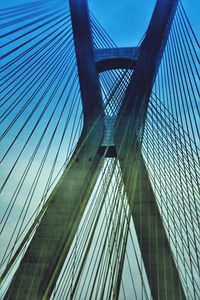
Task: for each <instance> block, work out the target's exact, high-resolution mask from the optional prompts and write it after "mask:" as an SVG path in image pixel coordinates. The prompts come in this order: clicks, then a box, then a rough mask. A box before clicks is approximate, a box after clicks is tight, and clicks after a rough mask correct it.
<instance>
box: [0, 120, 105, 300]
mask: <svg viewBox="0 0 200 300" xmlns="http://www.w3.org/2000/svg"><path fill="white" fill-rule="evenodd" d="M97 125H100V124H97ZM97 125H96V128H94V129H95V130H94V134H91V135H90V136H89V137H88V139H87V140H86V141H83V142H84V144H82V143H81V142H80V143H79V146H78V148H77V150H76V152H75V154H74V155H73V157H72V159H71V161H70V163H69V165H68V167H67V169H66V171H65V172H64V174H63V175H62V177H61V179H60V181H59V182H58V184H57V186H56V188H55V190H54V191H53V193H52V195H51V196H50V204H49V206H48V208H47V210H46V212H45V214H44V216H43V218H42V221H41V223H40V225H39V226H38V228H37V230H36V232H35V235H34V237H33V239H32V241H31V243H30V245H29V247H28V249H27V251H26V254H25V256H24V258H23V259H22V261H21V264H20V266H19V268H18V270H17V272H16V274H15V276H14V279H13V281H12V284H11V286H10V288H9V290H8V292H7V294H6V296H5V299H12V300H14V299H20V300H24V299H29V300H36V299H38V300H39V299H49V297H50V295H51V292H52V288H53V287H54V285H55V282H56V279H57V277H58V275H59V272H60V270H61V268H62V265H63V263H64V261H65V258H66V255H67V253H68V250H69V248H70V245H71V243H72V240H73V238H74V235H75V233H76V230H77V228H78V225H79V222H80V220H81V217H82V214H83V212H84V208H85V206H86V204H87V201H88V199H89V197H90V194H91V191H92V189H93V187H94V185H95V182H96V175H97V173H98V170H99V165H100V162H101V156H100V155H99V154H98V152H97V150H98V146H99V143H100V140H101V138H102V134H103V130H102V126H97ZM44 295H45V297H44ZM43 297H44V298H43Z"/></svg>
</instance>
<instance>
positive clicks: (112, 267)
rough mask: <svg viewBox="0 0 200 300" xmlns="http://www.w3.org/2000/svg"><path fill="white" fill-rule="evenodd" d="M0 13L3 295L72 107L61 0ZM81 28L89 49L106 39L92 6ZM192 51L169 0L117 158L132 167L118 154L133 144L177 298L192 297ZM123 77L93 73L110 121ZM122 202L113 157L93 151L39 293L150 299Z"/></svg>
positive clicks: (64, 148)
mask: <svg viewBox="0 0 200 300" xmlns="http://www.w3.org/2000/svg"><path fill="white" fill-rule="evenodd" d="M0 15H1V17H2V18H3V20H4V21H5V23H3V24H2V26H1V27H2V35H1V38H2V45H1V48H2V55H1V59H2V62H3V63H2V66H1V68H0V69H1V73H2V77H1V79H0V86H1V98H0V105H1V116H0V118H1V124H2V125H1V126H2V127H1V128H2V130H1V136H0V141H1V144H2V146H1V153H0V155H1V157H0V159H1V164H2V168H1V173H0V174H1V175H0V176H1V181H2V185H1V202H0V208H1V209H0V211H1V213H0V217H1V221H0V222H1V223H0V226H1V227H0V230H1V231H0V241H1V245H2V247H1V256H0V258H1V272H2V295H1V296H2V297H3V295H4V294H5V293H6V290H7V289H8V287H9V284H10V282H11V280H12V277H13V274H14V272H15V270H16V269H17V266H18V265H19V262H20V259H21V258H22V256H23V255H24V253H25V251H26V249H27V246H28V244H29V241H30V240H31V238H32V236H33V235H34V232H35V230H37V226H38V224H39V222H40V220H41V218H42V216H43V213H44V211H45V209H46V207H47V206H48V197H49V195H50V193H51V191H52V190H53V188H54V187H55V185H56V183H57V182H58V180H59V178H60V176H61V174H62V172H63V170H64V169H65V167H66V165H67V163H68V162H69V160H70V157H71V156H72V154H73V151H74V149H75V147H76V144H77V141H78V139H79V137H80V134H81V129H82V126H83V116H82V104H81V96H80V87H79V81H78V71H77V67H76V58H75V50H74V42H73V33H72V26H71V18H70V14H69V10H68V5H67V3H66V1H62V0H61V1H57V2H56V4H55V2H54V1H48V2H44V1H36V2H33V3H30V4H26V5H23V6H16V7H12V8H10V9H5V10H1V11H0ZM91 29H92V35H93V43H94V48H95V49H101V48H104V49H105V48H116V45H115V43H114V42H113V41H112V40H111V39H110V37H109V36H108V35H107V34H106V32H105V31H104V30H103V28H102V27H101V25H100V24H99V23H98V21H97V20H96V19H95V17H94V16H93V15H92V14H91ZM198 51H199V44H198V42H197V40H196V38H195V35H194V33H193V31H192V29H191V26H190V23H189V21H188V19H187V17H186V14H185V12H184V9H183V7H182V5H181V4H179V5H178V9H177V12H176V15H175V19H174V21H173V25H172V29H171V32H170V35H169V39H168V41H167V44H166V48H165V51H164V53H163V58H162V61H161V64H160V68H159V71H158V74H157V77H156V79H155V84H154V87H153V91H152V93H151V96H150V99H149V103H148V110H147V114H146V118H145V124H143V127H142V128H139V129H138V128H136V132H137V137H138V138H137V140H135V136H136V135H135V131H134V132H133V134H131V135H130V143H132V144H134V145H135V146H134V149H127V156H126V157H124V164H125V165H126V166H127V170H128V172H129V171H130V172H131V174H134V172H132V170H131V168H132V166H131V165H130V163H129V157H130V156H131V155H133V153H134V150H135V149H136V147H137V145H138V143H139V144H140V146H141V148H142V154H143V158H144V160H145V164H146V168H147V169H148V174H149V178H150V181H151V184H152V187H153V190H154V194H155V197H156V201H157V204H158V206H159V209H160V215H161V218H162V220H163V224H164V226H165V231H166V234H167V236H168V240H169V243H170V247H171V250H172V253H173V256H174V259H175V262H176V266H177V269H178V272H179V276H180V278H181V282H182V284H183V288H184V291H185V294H186V297H187V299H198V298H199V297H200V288H199V282H198V281H199V275H200V268H199V261H200V259H199V248H200V236H199V228H200V227H199V205H200V204H199V194H200V193H199V186H200V185H199V173H200V170H199V148H200V143H199V128H198V122H199V90H198V79H199V73H198V64H199V58H198ZM132 76H134V71H133V70H131V69H130V70H111V71H105V72H102V73H101V74H100V75H99V77H100V83H101V91H102V98H103V104H104V113H105V116H106V117H113V118H114V119H115V120H116V119H117V117H118V114H119V112H120V109H121V105H122V103H123V100H124V99H125V98H126V97H127V88H128V86H129V84H130V80H131V78H132ZM134 130H135V129H134ZM125 134H126V133H125ZM122 145H123V141H122ZM120 154H121V153H118V156H120ZM131 181H132V182H133V184H134V181H135V177H134V175H133V176H132V178H131ZM141 189H142V186H141ZM132 209H134V202H133V207H131V208H130V206H129V201H128V199H127V196H126V191H125V187H124V183H123V178H122V172H121V169H120V164H119V161H118V159H117V157H116V158H106V157H105V154H104V155H103V156H102V162H101V170H100V172H99V176H98V178H97V182H96V185H95V188H94V191H93V193H92V195H91V197H90V199H89V201H88V205H87V207H86V210H85V212H84V215H83V218H82V220H81V223H80V224H79V228H78V231H77V233H76V235H75V238H74V240H73V243H72V245H71V248H70V251H69V253H68V255H67V257H66V260H65V263H64V265H63V268H62V271H61V273H60V276H59V278H58V280H57V283H56V286H55V288H54V290H53V292H52V295H51V299H111V298H119V299H132V298H133V297H134V299H152V296H151V291H150V287H149V283H148V280H147V276H146V272H145V268H144V264H143V259H142V255H141V253H140V248H139V244H138V240H137V236H136V232H135V228H134V220H132V218H131V210H132Z"/></svg>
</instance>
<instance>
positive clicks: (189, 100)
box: [142, 4, 200, 299]
mask: <svg viewBox="0 0 200 300" xmlns="http://www.w3.org/2000/svg"><path fill="white" fill-rule="evenodd" d="M199 50H200V47H199V44H198V41H197V39H196V37H195V35H194V32H193V31H192V28H191V25H190V23H189V21H188V19H187V16H186V14H185V11H184V8H183V6H182V5H181V4H179V5H178V8H177V12H176V15H175V18H174V21H173V26H172V28H171V31H170V35H169V38H168V41H167V44H166V47H165V51H164V54H163V58H162V61H161V64H160V68H159V72H158V74H157V77H156V80H155V84H154V88H153V92H152V94H151V97H150V99H149V106H148V113H147V120H146V125H145V130H144V136H143V143H142V150H143V154H144V158H145V161H146V165H147V167H148V171H149V176H150V179H151V182H152V186H153V189H154V193H155V195H156V199H157V202H158V204H159V208H160V213H161V216H162V219H163V222H164V225H165V230H166V233H167V235H168V239H169V241H170V245H171V249H172V251H173V255H174V258H175V261H176V265H177V268H178V269H179V274H180V278H181V281H182V284H183V286H184V289H185V293H186V295H187V299H198V298H199V297H200V286H199V278H200V265H199V262H200V252H199V249H200V226H199V225H200V223H199V222H200V219H199V209H200V202H199V199H200V198H199V195H200V168H199V166H200V160H199V159H200V139H199V126H198V124H199V121H200V113H199V95H200V93H199Z"/></svg>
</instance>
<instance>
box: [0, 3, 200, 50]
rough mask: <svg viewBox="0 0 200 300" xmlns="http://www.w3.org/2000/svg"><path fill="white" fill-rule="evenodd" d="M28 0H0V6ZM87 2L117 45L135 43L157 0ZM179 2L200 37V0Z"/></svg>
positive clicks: (144, 27) (143, 29) (131, 44)
mask: <svg viewBox="0 0 200 300" xmlns="http://www.w3.org/2000/svg"><path fill="white" fill-rule="evenodd" d="M44 1H45V0H44ZM66 1H67V0H66ZM29 2H31V1H28V0H8V1H0V8H5V7H9V6H12V5H18V4H23V3H29ZM55 2H56V1H55ZM88 3H89V7H90V9H91V11H92V12H93V13H94V15H95V16H96V18H97V19H98V20H99V21H100V23H101V24H102V26H103V27H104V28H105V30H106V31H107V33H108V34H109V35H110V36H111V37H112V39H113V40H114V41H115V42H116V43H117V45H118V46H134V45H135V44H137V42H138V41H139V40H140V38H141V36H142V35H143V33H144V31H145V29H146V27H147V24H148V22H149V19H150V16H151V13H152V10H153V7H154V5H155V3H156V0H142V1H141V0H140V1H139V0H137V1H136V0H118V1H116V0H109V1H107V0H88ZM182 3H183V5H184V8H185V10H186V12H187V15H188V17H189V19H190V21H191V24H192V26H193V28H194V31H195V33H196V35H197V36H198V37H200V22H199V15H200V1H199V0H192V1H191V0H182Z"/></svg>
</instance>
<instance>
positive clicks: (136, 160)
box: [115, 0, 185, 300]
mask: <svg viewBox="0 0 200 300" xmlns="http://www.w3.org/2000/svg"><path fill="white" fill-rule="evenodd" d="M177 3H178V1H176V0H158V1H157V3H156V6H155V9H154V12H153V15H152V18H151V21H150V24H149V27H148V30H147V33H146V36H145V39H144V41H143V43H142V45H141V47H140V52H139V56H138V59H137V62H136V66H135V69H134V75H133V78H132V80H131V82H130V85H129V88H128V89H127V93H126V96H125V99H124V102H123V105H122V109H121V112H120V114H119V118H118V123H117V126H116V133H115V142H116V150H117V154H118V157H119V162H120V166H121V170H122V175H123V180H124V184H125V188H126V191H127V196H128V200H129V204H130V207H131V213H132V217H133V221H134V224H135V229H136V233H137V237H138V241H139V245H140V250H141V255H142V258H143V261H144V265H145V269H146V274H147V278H148V281H149V285H150V289H151V293H152V297H153V299H154V300H161V299H162V300H163V299H165V300H171V299H174V300H184V299H185V295H184V291H183V288H182V285H181V282H180V279H179V275H178V271H177V268H176V266H175V263H174V260H173V256H172V253H171V250H170V246H169V243H168V239H167V236H166V233H165V230H164V227H163V223H162V220H161V217H160V214H159V209H158V207H157V203H156V200H155V197H154V194H153V191H152V188H151V184H150V181H149V178H148V174H147V171H146V168H145V165H144V162H143V158H142V155H141V152H140V147H139V146H138V140H139V139H138V136H137V129H138V128H140V129H142V128H143V126H144V123H145V118H146V111H147V107H148V100H149V97H150V93H151V90H152V86H153V82H154V79H155V77H156V73H157V69H158V67H159V63H160V60H161V58H162V53H163V49H164V47H165V43H166V41H167V37H168V33H169V30H170V26H171V23H172V20H173V15H174V12H175V10H176V6H177ZM136 127H137V129H136ZM130 166H131V167H130Z"/></svg>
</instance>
